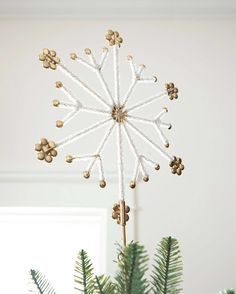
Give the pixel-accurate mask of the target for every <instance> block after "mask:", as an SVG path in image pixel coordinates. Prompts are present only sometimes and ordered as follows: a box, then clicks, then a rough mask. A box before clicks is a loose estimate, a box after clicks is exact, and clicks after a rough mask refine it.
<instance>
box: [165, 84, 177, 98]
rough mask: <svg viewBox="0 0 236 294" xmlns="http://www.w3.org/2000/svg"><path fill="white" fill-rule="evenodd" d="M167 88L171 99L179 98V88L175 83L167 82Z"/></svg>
mask: <svg viewBox="0 0 236 294" xmlns="http://www.w3.org/2000/svg"><path fill="white" fill-rule="evenodd" d="M166 90H167V93H168V95H169V98H170V100H173V99H177V98H178V89H177V88H175V85H174V84H173V83H169V84H166Z"/></svg>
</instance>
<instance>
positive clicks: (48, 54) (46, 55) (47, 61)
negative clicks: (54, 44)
mask: <svg viewBox="0 0 236 294" xmlns="http://www.w3.org/2000/svg"><path fill="white" fill-rule="evenodd" d="M56 55H57V53H56V51H54V50H49V49H47V48H45V49H43V50H42V52H41V53H40V54H39V60H40V61H42V62H43V67H44V68H51V69H53V70H55V69H56V68H57V64H59V63H60V58H59V57H57V56H56Z"/></svg>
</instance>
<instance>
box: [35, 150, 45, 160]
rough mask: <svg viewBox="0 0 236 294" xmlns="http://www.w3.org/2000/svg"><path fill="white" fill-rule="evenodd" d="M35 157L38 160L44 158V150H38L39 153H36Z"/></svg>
mask: <svg viewBox="0 0 236 294" xmlns="http://www.w3.org/2000/svg"><path fill="white" fill-rule="evenodd" d="M37 158H38V159H39V160H44V158H45V154H44V152H39V153H38V154H37Z"/></svg>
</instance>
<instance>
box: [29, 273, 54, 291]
mask: <svg viewBox="0 0 236 294" xmlns="http://www.w3.org/2000/svg"><path fill="white" fill-rule="evenodd" d="M30 275H31V279H32V281H33V285H34V289H33V290H32V291H31V292H33V293H35V294H36V293H37V294H56V292H55V290H54V288H53V287H52V286H51V285H50V283H49V282H48V280H47V279H46V278H45V276H44V275H43V274H42V273H41V272H40V271H37V270H33V269H31V270H30Z"/></svg>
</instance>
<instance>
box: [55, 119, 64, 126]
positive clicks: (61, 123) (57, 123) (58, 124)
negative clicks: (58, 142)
mask: <svg viewBox="0 0 236 294" xmlns="http://www.w3.org/2000/svg"><path fill="white" fill-rule="evenodd" d="M63 125H64V122H63V121H62V120H57V121H56V127H57V128H62V127H63Z"/></svg>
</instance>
